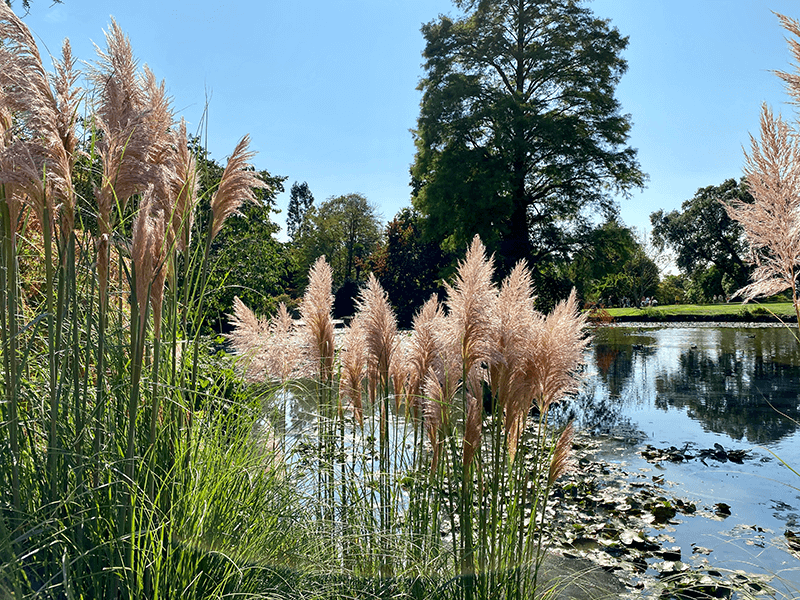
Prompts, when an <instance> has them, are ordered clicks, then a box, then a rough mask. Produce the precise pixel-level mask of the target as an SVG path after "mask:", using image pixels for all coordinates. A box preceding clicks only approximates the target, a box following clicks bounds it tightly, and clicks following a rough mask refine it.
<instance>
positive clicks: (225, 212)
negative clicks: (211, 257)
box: [211, 135, 268, 239]
mask: <svg viewBox="0 0 800 600" xmlns="http://www.w3.org/2000/svg"><path fill="white" fill-rule="evenodd" d="M249 145H250V136H249V135H246V136H244V137H243V138H242V139H241V141H240V142H239V143H238V144H237V145H236V149H235V150H234V151H233V154H231V157H230V158H229V159H228V164H227V165H226V166H225V171H224V172H223V173H222V179H220V182H219V188H217V191H216V192H215V193H214V195H213V196H212V198H211V214H212V221H211V238H212V239H213V238H214V237H216V235H217V234H218V233H219V232H220V230H221V229H222V225H223V223H225V219H227V218H228V217H229V216H230V215H232V214H235V213H237V212H238V210H239V207H240V206H241V205H242V203H243V202H255V201H256V199H255V195H254V194H253V189H254V188H266V187H268V185H267V184H266V183H265V182H263V181H262V180H261V179H259V178H258V176H257V175H256V173H255V171H253V170H252V168H251V166H250V160H251V159H252V158H253V156H255V152H251V151H249V150H248V149H247V148H248V146H249Z"/></svg>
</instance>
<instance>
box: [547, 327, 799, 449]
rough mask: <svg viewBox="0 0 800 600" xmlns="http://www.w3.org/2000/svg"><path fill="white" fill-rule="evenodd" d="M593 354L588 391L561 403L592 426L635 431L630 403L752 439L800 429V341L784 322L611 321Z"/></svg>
mask: <svg viewBox="0 0 800 600" xmlns="http://www.w3.org/2000/svg"><path fill="white" fill-rule="evenodd" d="M589 352H591V353H592V360H591V368H590V369H589V372H588V373H587V375H588V377H587V383H586V386H585V389H584V391H583V392H582V393H581V394H580V395H579V396H578V397H577V398H575V399H574V401H573V402H572V403H570V404H569V406H568V408H567V407H565V408H562V415H564V416H565V417H566V416H570V417H575V418H577V420H578V423H579V424H580V425H581V426H582V427H583V428H585V429H589V430H591V431H595V432H603V433H605V432H614V431H615V430H618V429H619V428H622V429H623V430H625V429H629V428H630V425H631V423H630V420H629V419H628V418H627V412H629V411H626V407H630V406H631V405H641V404H645V405H650V406H653V407H654V408H656V409H659V410H662V411H667V410H673V411H677V410H680V411H683V412H685V414H686V416H687V417H688V418H690V419H693V420H695V421H698V422H700V423H701V424H702V426H703V428H704V429H706V430H708V431H710V432H714V433H722V434H725V435H727V436H729V437H730V438H732V439H734V440H746V441H748V442H750V443H753V444H769V443H772V442H776V441H779V440H781V439H782V438H785V437H787V436H790V435H792V434H793V433H795V431H796V430H797V429H798V426H797V424H796V423H795V422H793V421H792V420H791V419H794V420H795V421H796V420H800V344H798V343H797V341H796V340H795V338H794V337H793V335H792V332H790V331H787V330H786V329H784V328H738V327H696V326H686V327H660V328H658V327H657V328H652V329H646V330H642V329H634V328H625V327H609V328H603V329H599V330H597V331H596V332H595V337H594V341H593V343H592V346H591V348H590V350H589ZM780 413H783V415H785V416H783V415H781V414H780ZM786 417H790V418H786Z"/></svg>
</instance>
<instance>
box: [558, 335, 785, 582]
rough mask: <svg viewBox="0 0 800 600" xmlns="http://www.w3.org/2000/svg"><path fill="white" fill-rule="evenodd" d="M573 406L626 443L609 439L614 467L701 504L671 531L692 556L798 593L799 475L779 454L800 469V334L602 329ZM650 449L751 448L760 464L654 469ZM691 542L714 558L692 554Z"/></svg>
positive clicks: (585, 421)
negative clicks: (724, 508)
mask: <svg viewBox="0 0 800 600" xmlns="http://www.w3.org/2000/svg"><path fill="white" fill-rule="evenodd" d="M795 331H796V330H795ZM565 410H569V411H572V412H573V413H575V415H576V416H577V419H578V422H579V423H580V424H581V425H582V426H583V428H584V429H587V430H590V431H592V433H594V434H596V435H608V436H610V437H611V438H612V439H616V440H625V441H626V443H621V444H609V445H608V446H609V447H608V450H607V451H606V453H605V454H604V456H603V458H604V459H605V460H610V461H614V462H618V463H621V464H622V465H624V466H625V468H626V469H627V470H628V471H629V472H639V473H641V472H647V473H650V474H652V476H660V475H663V476H664V479H665V481H666V484H665V485H666V487H667V492H668V494H669V495H671V496H674V497H680V498H684V499H689V500H692V501H694V502H696V503H697V506H698V509H699V513H704V514H696V515H692V516H685V515H679V520H680V521H681V522H680V523H679V524H677V525H671V526H669V527H668V529H667V531H666V533H667V534H668V535H670V536H672V537H674V539H675V542H674V544H675V545H680V546H681V548H682V556H683V559H684V561H686V562H693V560H694V561H698V560H703V559H704V558H707V560H708V561H709V562H710V563H711V564H712V565H714V566H715V567H716V568H720V569H731V570H736V569H742V570H745V571H748V572H757V573H765V574H774V575H776V577H775V579H774V580H773V581H772V584H773V585H775V586H776V587H777V588H778V589H780V590H781V591H782V593H783V594H785V595H788V596H789V597H800V559H798V558H797V557H796V556H794V555H792V554H790V553H789V552H788V551H787V546H786V540H785V537H784V532H785V531H786V530H787V529H791V530H793V531H797V530H799V529H800V477H798V476H797V475H795V474H794V473H792V472H791V471H790V470H789V469H788V468H787V467H786V466H784V465H783V464H782V463H781V462H780V460H778V459H777V458H775V455H777V456H778V457H780V459H782V460H783V461H785V462H786V463H788V464H789V465H791V466H792V467H793V468H794V469H796V470H798V471H800V426H799V425H798V423H797V422H795V421H800V344H798V342H797V341H796V340H795V338H794V337H793V332H791V331H788V330H787V329H785V328H783V327H700V326H695V325H690V326H669V327H666V326H661V327H650V326H642V327H608V328H603V329H599V330H597V331H596V334H595V338H594V341H593V343H592V346H591V348H590V349H589V359H588V368H587V380H586V385H585V387H584V391H583V392H582V394H581V395H580V397H579V398H578V399H577V400H576V401H575V402H573V403H572V404H571V406H569V407H565ZM781 413H782V414H781ZM792 419H794V421H793V420H792ZM645 444H652V445H653V446H656V447H658V448H666V447H670V446H675V447H677V448H680V449H683V448H684V447H686V446H687V444H688V449H689V453H690V454H695V455H696V454H697V453H698V451H699V450H701V449H704V448H713V447H714V444H720V445H722V446H723V447H724V448H725V449H726V450H730V449H745V450H748V451H750V454H751V458H749V459H747V460H745V462H744V464H736V463H731V462H724V463H723V462H718V461H715V460H710V459H706V461H705V463H706V464H703V463H702V462H701V461H699V460H696V459H695V460H692V461H690V462H688V463H677V464H676V463H669V462H664V463H661V464H659V465H654V464H651V463H647V462H646V461H644V460H643V459H642V457H641V455H640V454H639V450H641V449H642V447H643V446H644V445H645ZM693 451H694V452H693ZM773 453H774V454H773ZM719 502H724V503H726V504H728V505H730V507H731V515H730V516H729V517H727V518H722V517H716V516H713V512H714V505H715V504H716V503H719ZM652 533H665V531H664V530H663V529H660V530H653V532H652ZM693 545H694V546H702V547H705V548H710V549H711V550H713V552H712V553H711V554H710V555H708V556H707V557H704V556H703V555H702V554H694V555H693V548H694V546H693ZM692 557H693V559H692Z"/></svg>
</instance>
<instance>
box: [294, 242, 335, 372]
mask: <svg viewBox="0 0 800 600" xmlns="http://www.w3.org/2000/svg"><path fill="white" fill-rule="evenodd" d="M332 285H333V272H332V271H331V267H330V265H329V264H328V263H327V261H326V260H325V257H324V256H320V257H319V258H318V259H317V260H316V262H315V263H314V265H313V266H312V267H311V270H310V271H309V276H308V287H306V292H305V294H304V295H303V300H302V302H301V303H300V316H301V317H302V320H303V323H304V325H305V337H306V346H307V349H308V353H309V358H310V359H311V362H312V363H313V365H314V368H315V369H316V370H317V373H318V374H319V375H320V378H321V379H322V381H326V382H327V381H330V379H331V377H332V376H333V356H334V340H333V320H332V319H331V308H332V307H333V294H332V293H331V286H332Z"/></svg>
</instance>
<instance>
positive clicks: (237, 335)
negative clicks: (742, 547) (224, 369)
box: [227, 296, 269, 381]
mask: <svg viewBox="0 0 800 600" xmlns="http://www.w3.org/2000/svg"><path fill="white" fill-rule="evenodd" d="M227 316H228V322H229V323H230V324H231V325H232V326H233V330H232V331H231V333H229V334H228V335H227V338H228V340H230V342H231V345H232V346H233V348H234V350H236V352H238V353H239V354H240V355H242V356H244V357H245V360H244V363H243V364H244V376H245V378H246V379H249V380H251V381H253V380H255V381H257V380H260V379H263V378H264V377H265V376H266V375H268V373H265V370H266V368H265V362H266V361H265V354H266V352H265V348H266V344H267V340H268V339H269V324H268V323H267V322H266V321H264V320H262V319H259V318H258V317H256V315H255V313H253V311H252V310H250V308H248V306H247V305H246V304H245V303H244V302H242V300H241V299H240V298H239V296H234V298H233V313H232V314H229V315H227Z"/></svg>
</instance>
